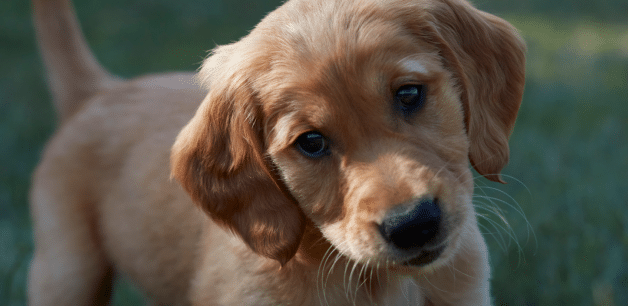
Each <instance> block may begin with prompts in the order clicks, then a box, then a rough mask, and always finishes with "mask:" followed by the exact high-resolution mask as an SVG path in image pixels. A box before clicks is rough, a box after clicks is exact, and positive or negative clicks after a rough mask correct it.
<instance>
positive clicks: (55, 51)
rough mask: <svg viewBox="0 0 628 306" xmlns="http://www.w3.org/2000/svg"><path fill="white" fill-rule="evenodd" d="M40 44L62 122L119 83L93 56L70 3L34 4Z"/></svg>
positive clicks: (57, 0)
mask: <svg viewBox="0 0 628 306" xmlns="http://www.w3.org/2000/svg"><path fill="white" fill-rule="evenodd" d="M32 1H33V18H34V23H35V30H36V32H37V42H38V44H39V49H40V52H41V54H42V56H43V60H44V65H45V67H46V72H47V75H48V80H49V81H48V83H49V86H50V89H51V91H52V95H53V99H54V103H55V107H56V109H57V112H58V115H59V119H60V121H61V122H64V121H67V120H68V119H69V118H70V117H72V115H74V114H75V113H76V112H77V111H78V110H80V109H81V107H82V106H83V104H84V102H85V101H86V100H87V99H88V98H89V97H91V96H93V95H94V94H95V93H96V92H97V91H99V90H102V89H105V88H109V87H113V86H115V84H116V83H117V82H118V79H117V78H116V77H114V76H112V75H111V74H109V73H108V72H107V71H106V70H105V69H104V68H103V67H102V66H101V65H100V64H99V63H98V61H97V60H96V58H95V57H94V55H93V54H92V52H91V50H90V49H89V46H88V45H87V42H86V41H85V38H84V37H83V33H82V32H81V28H80V26H79V23H78V21H77V19H76V14H75V13H74V7H73V6H72V3H71V2H70V0H32Z"/></svg>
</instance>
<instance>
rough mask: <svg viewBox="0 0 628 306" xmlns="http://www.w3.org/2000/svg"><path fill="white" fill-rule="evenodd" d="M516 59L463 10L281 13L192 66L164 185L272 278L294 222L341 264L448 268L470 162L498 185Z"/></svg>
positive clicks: (371, 4) (307, 4)
mask: <svg viewBox="0 0 628 306" xmlns="http://www.w3.org/2000/svg"><path fill="white" fill-rule="evenodd" d="M524 49H525V46H524V44H523V42H522V41H521V39H520V38H519V36H518V35H517V33H516V31H515V30H514V28H512V27H511V26H510V25H509V24H507V23H506V22H505V21H503V20H501V19H499V18H497V17H495V16H492V15H489V14H486V13H483V12H480V11H478V10H476V9H474V8H473V7H471V6H470V5H469V4H468V3H466V2H464V1H457V0H451V1H375V0H372V1H355V2H354V1H320V2H319V1H298V0H297V1H294V0H293V1H289V2H287V3H286V4H285V5H283V6H282V7H280V8H279V9H277V10H276V11H274V12H273V13H271V14H269V15H268V16H267V17H266V18H265V19H264V20H263V21H262V22H261V23H260V24H259V25H258V26H257V27H256V28H255V29H254V30H253V31H252V32H251V34H249V35H248V36H247V37H245V38H243V39H242V40H241V41H239V42H237V43H234V44H231V45H227V46H223V47H219V48H217V49H216V50H214V52H213V54H212V55H211V56H210V57H209V58H208V59H207V60H206V61H205V63H204V65H203V67H202V69H201V72H200V74H199V76H200V78H201V80H202V82H203V83H204V84H205V85H206V86H207V87H208V89H209V93H208V95H207V97H206V98H205V100H204V101H203V103H202V104H201V106H200V108H199V109H198V111H197V113H196V115H195V116H194V118H192V120H191V121H190V122H189V124H188V125H187V126H186V127H185V128H184V129H183V130H182V131H181V133H180V135H179V136H178V138H177V141H176V143H175V144H174V147H173V153H172V172H173V176H174V177H176V178H177V179H178V180H179V181H180V182H181V183H182V185H183V186H184V187H185V189H186V190H187V191H188V192H189V193H190V195H191V196H192V198H193V199H194V200H195V202H196V203H198V204H199V205H200V206H201V207H202V208H203V209H204V210H205V211H207V212H208V213H209V215H210V216H211V217H212V218H213V219H214V220H216V221H217V222H218V223H221V224H223V225H225V226H227V227H229V228H230V229H232V230H233V231H234V232H235V233H237V234H238V235H240V236H241V237H242V239H243V240H244V241H245V242H246V243H247V244H248V245H249V246H250V247H251V248H252V249H253V250H254V251H255V252H257V253H259V254H261V255H264V256H267V257H269V258H273V259H276V260H278V261H280V262H281V263H285V262H287V261H288V260H289V259H290V258H291V257H292V256H293V255H294V254H295V252H296V250H297V247H298V246H299V244H300V240H301V237H302V234H303V230H304V227H305V224H306V223H307V219H309V220H310V221H311V223H312V224H314V225H315V226H316V227H317V228H318V229H319V230H320V231H321V233H322V234H323V235H324V236H325V238H327V240H329V241H330V242H331V244H332V245H333V246H334V247H335V248H337V249H338V250H339V251H340V252H342V253H343V254H345V255H347V256H348V257H350V258H352V259H354V260H358V261H362V262H367V261H368V262H371V263H376V262H386V263H389V264H390V263H399V264H403V265H413V266H422V265H426V264H431V263H438V262H440V263H443V262H446V261H447V260H448V258H450V257H451V256H452V255H453V254H454V253H455V252H456V249H457V246H458V244H459V240H460V239H461V238H460V237H461V235H462V234H463V233H464V232H465V231H467V230H468V228H469V227H470V226H471V227H472V226H477V225H476V224H475V217H474V212H473V208H472V204H471V195H472V191H473V183H472V177H471V172H470V170H469V166H468V165H469V161H470V162H471V164H472V165H473V167H474V168H475V169H476V170H477V171H478V172H479V173H480V174H482V175H484V176H486V177H487V178H488V179H491V180H494V181H501V180H500V177H499V172H500V171H501V169H502V168H503V167H504V166H505V164H506V163H507V161H508V143H507V140H508V137H509V135H510V132H511V130H512V128H513V125H514V121H515V118H516V113H517V110H518V108H519V104H520V101H521V96H522V91H523V83H524V61H525V60H524Z"/></svg>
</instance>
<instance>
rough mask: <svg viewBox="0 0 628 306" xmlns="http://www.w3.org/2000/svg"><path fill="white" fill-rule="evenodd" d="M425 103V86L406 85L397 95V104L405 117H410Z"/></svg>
mask: <svg viewBox="0 0 628 306" xmlns="http://www.w3.org/2000/svg"><path fill="white" fill-rule="evenodd" d="M424 102H425V89H424V86H423V85H404V86H401V87H400V88H399V89H398V90H397V92H396V93H395V103H396V104H397V107H398V108H399V110H400V111H401V112H402V113H403V115H404V116H410V115H411V114H412V113H413V112H414V111H415V110H417V109H419V108H421V107H422V106H423V103H424Z"/></svg>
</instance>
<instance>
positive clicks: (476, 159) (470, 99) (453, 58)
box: [424, 0, 526, 183]
mask: <svg viewBox="0 0 628 306" xmlns="http://www.w3.org/2000/svg"><path fill="white" fill-rule="evenodd" d="M428 11H429V13H428V16H427V19H428V26H427V27H426V29H424V30H427V32H428V33H432V34H434V35H430V36H432V37H431V39H432V40H433V43H435V44H436V45H437V46H438V47H439V48H440V51H441V52H442V54H441V55H442V56H443V57H444V59H445V62H446V63H445V64H446V65H447V66H448V67H449V68H450V69H451V70H452V71H453V72H454V74H455V77H456V78H457V80H458V82H459V86H460V87H461V90H462V94H461V99H462V102H463V108H464V111H465V123H466V126H467V133H468V136H469V139H470V143H471V146H470V149H469V159H470V161H471V164H472V165H473V167H474V168H475V169H476V170H477V171H478V172H479V173H480V174H481V175H483V176H484V177H486V178H487V179H489V180H492V181H496V182H502V183H503V181H502V180H501V177H500V172H501V170H502V169H503V168H504V166H505V165H506V164H507V163H508V156H509V149H508V138H509V137H510V134H511V132H512V129H513V127H514V124H515V119H516V117H517V112H518V110H519V106H520V104H521V99H522V96H523V87H524V82H525V52H526V46H525V42H524V41H523V40H522V39H521V37H520V36H519V34H518V33H517V30H516V29H515V28H514V27H513V26H511V25H510V24H509V23H508V22H506V21H504V20H503V19H501V18H498V17H496V16H493V15H491V14H488V13H485V12H482V11H479V10H477V9H475V8H474V7H472V6H471V5H470V4H469V3H468V2H467V1H465V0H445V1H442V2H441V1H438V3H435V4H434V6H433V7H431V8H430V9H429V10H428Z"/></svg>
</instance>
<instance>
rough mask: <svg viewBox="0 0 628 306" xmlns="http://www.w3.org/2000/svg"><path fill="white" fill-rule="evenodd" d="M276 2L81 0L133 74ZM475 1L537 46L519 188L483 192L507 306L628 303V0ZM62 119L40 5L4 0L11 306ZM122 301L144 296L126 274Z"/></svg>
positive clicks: (246, 21)
mask: <svg viewBox="0 0 628 306" xmlns="http://www.w3.org/2000/svg"><path fill="white" fill-rule="evenodd" d="M277 3H278V1H243V0H240V1H226V0H225V1H217V0H214V1H203V2H194V1H174V2H173V1H165V0H159V1H146V0H133V1H123V0H112V1H93V0H81V1H75V4H76V6H77V11H78V14H79V17H80V19H81V23H82V25H83V28H84V31H85V33H86V35H87V36H88V38H89V42H90V44H91V46H92V48H93V49H94V52H95V53H96V55H97V56H98V58H99V59H100V61H101V62H102V63H103V65H105V66H106V67H107V68H108V69H109V70H110V71H112V72H114V73H116V74H119V75H122V76H135V75H138V74H143V73H149V72H160V71H169V70H194V69H196V67H197V66H198V63H199V62H200V61H201V59H202V57H203V56H204V55H205V54H206V50H208V49H210V48H212V47H213V46H215V45H216V44H224V43H228V42H230V41H234V40H237V39H238V38H239V37H241V36H242V35H244V34H246V33H247V31H248V30H250V28H251V27H252V26H254V25H255V24H256V23H257V22H258V21H259V19H260V18H261V17H263V16H264V14H265V12H268V11H270V10H271V9H272V8H273V7H275V6H276V5H277ZM476 3H477V5H478V6H479V7H480V8H483V9H485V10H488V11H490V12H494V13H497V14H498V15H501V16H504V17H505V18H506V19H507V20H509V21H510V22H512V23H513V24H514V25H515V26H516V27H517V28H519V29H520V30H521V32H522V34H523V36H524V38H525V39H526V41H527V42H528V46H529V51H528V65H527V84H526V91H525V96H524V102H523V105H522V108H521V112H520V116H519V119H518V121H517V125H516V128H515V131H514V134H513V135H512V138H511V142H510V143H511V162H510V164H509V165H508V167H507V168H506V169H505V170H504V173H505V174H506V175H508V176H511V177H506V180H507V181H508V182H509V184H508V185H499V184H495V183H491V182H488V181H486V180H483V179H478V180H477V186H478V188H477V192H476V193H477V194H478V195H485V196H486V197H493V198H496V200H492V202H491V201H489V200H488V199H487V198H486V197H485V198H477V202H476V204H477V205H478V206H479V207H481V208H479V209H480V210H478V211H481V212H483V213H484V214H486V215H487V218H488V219H489V220H486V219H483V220H482V221H481V225H482V228H483V230H484V231H485V233H486V238H487V241H488V243H489V248H490V253H491V265H492V267H493V281H492V290H493V295H494V297H495V304H496V305H628V200H626V193H627V190H628V103H627V102H628V101H627V100H628V21H627V20H626V19H625V16H628V4H626V2H625V1H620V0H616V1H601V0H600V1H584V0H579V1H573V0H570V1H567V0H557V1H547V0H543V1H541V0H531V1H515V2H512V1H508V2H505V1H498V0H491V1H488V0H483V1H476ZM54 126H55V119H54V110H53V109H52V106H51V104H50V95H49V94H48V92H47V89H46V84H45V80H44V78H43V71H42V67H41V60H40V59H39V57H38V54H37V52H36V49H35V40H34V33H33V29H32V27H31V24H30V12H29V3H28V1H16V0H9V1H0V305H25V303H26V302H25V300H26V295H25V278H26V270H27V266H28V261H29V260H30V256H31V252H32V240H31V231H30V221H29V217H28V206H27V194H28V188H29V180H30V173H31V172H32V169H33V167H34V166H35V164H36V162H37V160H38V158H39V154H40V152H41V149H42V147H43V144H44V142H45V141H46V139H48V138H49V137H50V135H51V133H52V132H53V128H54ZM492 188H497V189H498V191H496V190H493V189H492ZM491 207H497V208H499V209H501V210H502V212H501V215H502V216H503V217H504V218H505V220H506V221H507V224H505V223H503V222H502V221H500V218H499V216H497V215H495V214H491V213H489V212H488V211H487V210H485V208H491ZM519 211H523V212H524V213H525V216H522V214H520V213H519ZM114 301H115V302H114V304H115V305H136V304H138V303H139V301H141V297H140V296H139V295H138V294H137V293H136V292H135V291H134V290H133V289H132V287H131V286H130V285H128V284H127V283H126V282H123V284H122V285H120V286H118V289H117V290H116V293H115V295H114Z"/></svg>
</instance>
